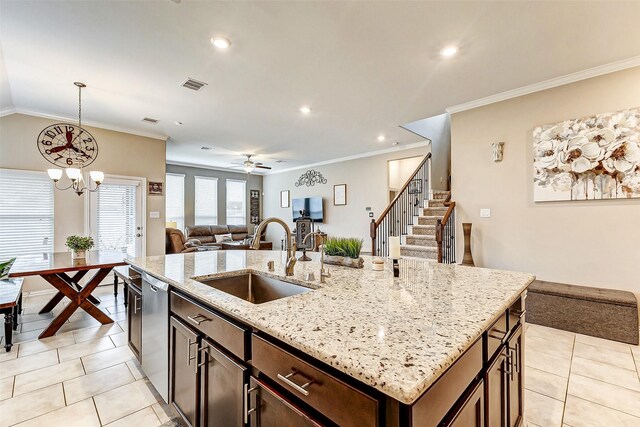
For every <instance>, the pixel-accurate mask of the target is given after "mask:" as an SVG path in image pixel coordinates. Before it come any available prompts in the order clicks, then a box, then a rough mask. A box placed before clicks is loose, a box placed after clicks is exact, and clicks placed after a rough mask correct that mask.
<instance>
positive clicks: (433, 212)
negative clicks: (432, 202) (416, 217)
mask: <svg viewBox="0 0 640 427" xmlns="http://www.w3.org/2000/svg"><path fill="white" fill-rule="evenodd" d="M447 209H449V208H445V207H441V208H423V209H422V215H421V216H439V217H440V218H442V217H443V216H444V214H445V213H447Z"/></svg>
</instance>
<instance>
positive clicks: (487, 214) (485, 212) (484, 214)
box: [480, 208, 491, 218]
mask: <svg viewBox="0 0 640 427" xmlns="http://www.w3.org/2000/svg"><path fill="white" fill-rule="evenodd" d="M480 218H491V209H489V208H482V209H480Z"/></svg>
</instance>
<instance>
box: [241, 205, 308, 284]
mask: <svg viewBox="0 0 640 427" xmlns="http://www.w3.org/2000/svg"><path fill="white" fill-rule="evenodd" d="M272 222H277V223H278V224H280V225H281V226H282V228H284V232H285V233H287V247H286V250H287V264H286V271H285V274H286V275H287V276H293V267H295V265H296V250H297V247H296V242H295V241H293V238H292V235H291V229H290V228H289V226H288V225H287V223H286V222H284V221H283V220H281V219H280V218H276V217H271V218H267V219H265V220H264V221H262V222H261V223H260V224H259V225H258V226H257V227H256V229H255V231H254V233H253V242H252V243H251V247H252V248H253V249H260V236H261V235H262V233H263V232H264V229H265V228H266V227H267V225H269V224H270V223H272Z"/></svg>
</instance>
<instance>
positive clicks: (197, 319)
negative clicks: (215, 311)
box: [187, 314, 211, 325]
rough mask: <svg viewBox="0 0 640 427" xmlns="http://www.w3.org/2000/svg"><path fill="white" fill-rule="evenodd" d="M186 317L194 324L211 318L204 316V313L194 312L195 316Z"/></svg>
mask: <svg viewBox="0 0 640 427" xmlns="http://www.w3.org/2000/svg"><path fill="white" fill-rule="evenodd" d="M187 319H189V320H191V321H192V322H193V323H195V324H196V325H199V324H200V323H202V322H206V321H209V320H211V319H209V318H208V317H206V316H205V315H204V314H196V315H195V316H193V317H191V316H187Z"/></svg>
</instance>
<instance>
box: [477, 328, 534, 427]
mask: <svg viewBox="0 0 640 427" xmlns="http://www.w3.org/2000/svg"><path fill="white" fill-rule="evenodd" d="M523 338H524V336H523V335H522V326H519V325H518V326H517V327H516V328H515V330H513V331H512V333H511V335H510V337H509V339H508V340H507V342H506V343H505V344H503V345H502V346H501V349H500V351H499V353H498V354H497V355H496V357H495V359H494V360H493V361H492V362H491V364H490V365H489V368H488V369H487V371H486V373H485V396H486V399H485V400H486V402H485V421H486V425H487V426H490V427H517V426H520V425H522V423H523V409H524V404H523V398H524V395H523V388H524V383H523V377H524V369H523V366H524V360H523V358H524V352H523V345H522V344H523V342H522V340H523Z"/></svg>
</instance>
